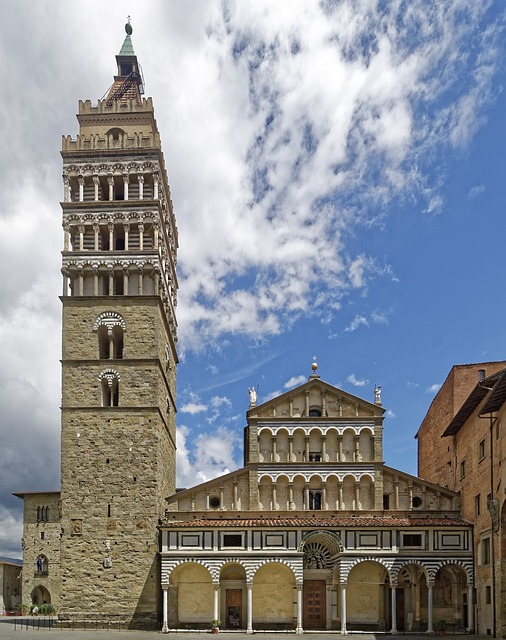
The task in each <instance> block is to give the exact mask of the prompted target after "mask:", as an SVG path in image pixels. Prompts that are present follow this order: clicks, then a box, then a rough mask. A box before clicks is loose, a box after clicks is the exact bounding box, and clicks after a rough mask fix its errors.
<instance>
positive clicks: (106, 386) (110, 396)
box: [98, 369, 120, 407]
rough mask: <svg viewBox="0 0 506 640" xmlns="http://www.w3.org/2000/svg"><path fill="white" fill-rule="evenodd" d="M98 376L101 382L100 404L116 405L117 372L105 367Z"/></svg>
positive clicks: (117, 393) (117, 402) (117, 394)
mask: <svg viewBox="0 0 506 640" xmlns="http://www.w3.org/2000/svg"><path fill="white" fill-rule="evenodd" d="M98 378H99V380H100V382H101V384H102V406H103V407H118V406H119V381H120V377H119V374H118V372H117V371H114V369H106V370H105V371H102V373H101V374H100V375H99V377H98Z"/></svg>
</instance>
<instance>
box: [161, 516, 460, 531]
mask: <svg viewBox="0 0 506 640" xmlns="http://www.w3.org/2000/svg"><path fill="white" fill-rule="evenodd" d="M160 526H161V527H162V528H164V527H165V528H171V529H174V528H192V529H195V528H216V527H220V528H221V527H228V528H231V527H234V528H236V527H321V528H334V529H335V528H339V527H456V526H460V527H467V526H471V525H470V524H469V523H468V522H466V521H465V520H461V519H460V518H395V517H393V518H360V517H356V518H251V519H250V518H228V519H226V518H210V519H207V518H199V519H195V520H163V521H162V523H161V525H160Z"/></svg>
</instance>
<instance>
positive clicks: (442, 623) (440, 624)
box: [436, 618, 448, 636]
mask: <svg viewBox="0 0 506 640" xmlns="http://www.w3.org/2000/svg"><path fill="white" fill-rule="evenodd" d="M447 625H448V623H447V622H446V620H445V619H444V618H440V619H439V620H436V632H437V635H438V636H444V635H446V627H447Z"/></svg>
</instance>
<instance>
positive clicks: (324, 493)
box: [321, 482, 328, 511]
mask: <svg viewBox="0 0 506 640" xmlns="http://www.w3.org/2000/svg"><path fill="white" fill-rule="evenodd" d="M321 508H322V509H323V510H324V511H326V510H327V509H328V505H327V483H326V482H322V505H321Z"/></svg>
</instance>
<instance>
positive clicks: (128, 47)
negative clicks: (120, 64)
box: [118, 16, 135, 56]
mask: <svg viewBox="0 0 506 640" xmlns="http://www.w3.org/2000/svg"><path fill="white" fill-rule="evenodd" d="M127 19H128V22H127V23H126V25H125V31H126V36H125V40H124V42H123V46H122V47H121V50H120V52H119V54H118V55H120V56H134V55H135V51H134V46H133V44H132V39H131V38H130V36H131V35H132V31H133V29H132V25H131V24H130V16H128V18H127Z"/></svg>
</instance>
